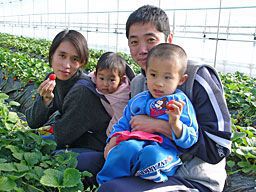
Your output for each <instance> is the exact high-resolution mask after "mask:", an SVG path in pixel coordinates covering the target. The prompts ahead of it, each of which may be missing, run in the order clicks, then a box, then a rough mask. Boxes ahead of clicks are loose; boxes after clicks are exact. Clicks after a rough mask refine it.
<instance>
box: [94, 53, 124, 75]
mask: <svg viewBox="0 0 256 192" xmlns="http://www.w3.org/2000/svg"><path fill="white" fill-rule="evenodd" d="M126 65H127V62H126V61H125V59H123V58H122V57H121V56H120V55H118V54H117V53H114V52H105V53H103V54H102V55H101V57H100V58H99V60H98V63H97V65H96V75H97V73H98V71H101V70H103V69H110V70H111V71H113V70H116V69H117V70H118V75H119V77H123V76H124V75H125V69H126Z"/></svg>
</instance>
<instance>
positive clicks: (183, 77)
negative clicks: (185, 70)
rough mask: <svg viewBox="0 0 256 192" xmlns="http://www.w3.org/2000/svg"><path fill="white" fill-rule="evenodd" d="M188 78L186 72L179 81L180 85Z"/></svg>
mask: <svg viewBox="0 0 256 192" xmlns="http://www.w3.org/2000/svg"><path fill="white" fill-rule="evenodd" d="M187 79H188V74H184V75H183V76H182V77H181V78H180V81H179V85H182V84H183V83H185V82H186V81H187Z"/></svg>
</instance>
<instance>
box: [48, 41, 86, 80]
mask: <svg viewBox="0 0 256 192" xmlns="http://www.w3.org/2000/svg"><path fill="white" fill-rule="evenodd" d="M79 61H80V58H79V56H78V53H77V50H76V48H75V47H74V45H73V44H72V43H71V42H69V41H63V42H62V43H60V45H59V47H58V48H57V49H56V51H55V52H54V54H53V56H52V63H51V66H52V69H53V72H54V73H55V74H56V76H57V78H58V79H60V80H68V79H70V78H71V77H72V76H73V75H74V74H75V73H76V72H77V70H78V69H79V68H80V67H81V66H82V64H81V63H80V62H79Z"/></svg>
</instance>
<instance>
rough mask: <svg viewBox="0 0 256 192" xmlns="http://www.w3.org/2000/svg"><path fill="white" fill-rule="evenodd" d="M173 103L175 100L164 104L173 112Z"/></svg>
mask: <svg viewBox="0 0 256 192" xmlns="http://www.w3.org/2000/svg"><path fill="white" fill-rule="evenodd" d="M174 102H175V100H171V101H169V102H168V103H167V104H166V108H167V109H168V110H170V111H173V110H174V108H173V107H172V104H173V103H174Z"/></svg>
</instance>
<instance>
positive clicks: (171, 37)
mask: <svg viewBox="0 0 256 192" xmlns="http://www.w3.org/2000/svg"><path fill="white" fill-rule="evenodd" d="M172 40H173V34H172V33H170V34H169V35H168V37H167V43H170V44H172Z"/></svg>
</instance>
